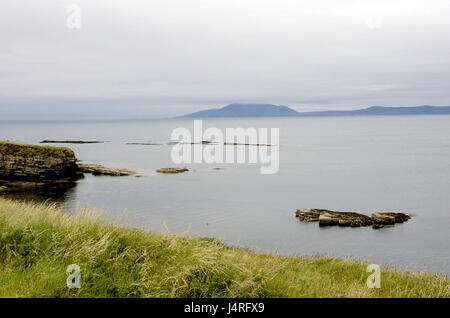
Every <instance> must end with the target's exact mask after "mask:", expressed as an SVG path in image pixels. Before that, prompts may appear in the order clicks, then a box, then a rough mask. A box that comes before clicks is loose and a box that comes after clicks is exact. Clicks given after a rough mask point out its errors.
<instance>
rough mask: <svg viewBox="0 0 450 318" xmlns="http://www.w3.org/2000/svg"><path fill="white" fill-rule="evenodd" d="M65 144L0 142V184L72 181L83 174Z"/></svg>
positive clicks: (8, 185)
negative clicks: (57, 145)
mask: <svg viewBox="0 0 450 318" xmlns="http://www.w3.org/2000/svg"><path fill="white" fill-rule="evenodd" d="M76 161H77V159H76V158H75V154H74V152H73V151H72V150H70V149H69V148H62V147H48V146H35V145H25V144H19V143H13V142H7V141H2V142H0V186H2V187H7V188H23V187H36V186H42V185H48V184H57V183H68V182H73V181H75V180H77V179H79V178H82V177H83V175H82V173H81V172H80V170H79V168H78V166H77V164H76Z"/></svg>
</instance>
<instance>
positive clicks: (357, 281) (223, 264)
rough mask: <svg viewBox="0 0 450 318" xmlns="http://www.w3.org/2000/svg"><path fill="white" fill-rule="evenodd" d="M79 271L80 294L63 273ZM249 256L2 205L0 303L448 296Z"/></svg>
mask: <svg viewBox="0 0 450 318" xmlns="http://www.w3.org/2000/svg"><path fill="white" fill-rule="evenodd" d="M70 264H78V265H79V266H80V268H81V288H80V289H72V290H71V289H68V288H67V287H66V279H67V274H66V269H67V266H68V265H70ZM366 266H367V264H365V263H362V262H358V261H352V260H339V259H334V258H311V259H303V258H298V257H280V256H276V255H267V254H255V253H253V252H251V251H249V250H246V249H241V248H235V247H229V246H226V245H224V244H223V243H221V242H219V241H217V240H214V239H206V238H195V237H194V238H187V237H182V236H176V235H163V234H158V233H153V232H146V231H144V230H139V229H132V228H127V227H125V226H121V225H119V224H118V223H117V222H112V221H108V220H107V219H106V218H105V217H102V216H101V215H98V214H96V213H93V212H92V211H90V210H88V209H85V210H82V211H80V212H79V214H78V215H76V216H70V215H68V214H66V213H64V211H63V210H61V209H60V208H57V207H55V206H54V205H52V204H49V203H26V202H22V201H14V200H9V199H4V198H0V297H449V296H450V284H449V279H448V277H446V276H438V275H432V274H426V273H410V272H397V271H394V270H392V269H385V268H384V269H382V272H381V288H380V289H369V288H367V286H366V280H367V277H368V275H369V274H370V273H367V272H366Z"/></svg>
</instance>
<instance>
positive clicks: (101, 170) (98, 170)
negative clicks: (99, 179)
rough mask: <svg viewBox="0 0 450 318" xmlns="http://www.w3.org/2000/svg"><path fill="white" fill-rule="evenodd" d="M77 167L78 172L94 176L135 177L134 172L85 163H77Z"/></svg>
mask: <svg viewBox="0 0 450 318" xmlns="http://www.w3.org/2000/svg"><path fill="white" fill-rule="evenodd" d="M78 167H79V168H80V171H81V172H83V173H92V174H93V175H94V176H100V175H103V176H114V177H120V176H132V175H135V174H136V172H134V171H131V170H127V169H114V168H106V167H103V166H101V165H97V164H87V163H78Z"/></svg>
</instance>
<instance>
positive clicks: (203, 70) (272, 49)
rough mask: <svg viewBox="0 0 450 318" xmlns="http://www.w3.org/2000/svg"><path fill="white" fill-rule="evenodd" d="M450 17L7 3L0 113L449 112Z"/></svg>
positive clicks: (379, 7) (444, 4) (232, 5)
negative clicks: (73, 22)
mask: <svg viewBox="0 0 450 318" xmlns="http://www.w3.org/2000/svg"><path fill="white" fill-rule="evenodd" d="M73 2H75V3H77V4H79V5H80V7H81V10H82V12H81V14H82V16H81V17H82V20H81V21H82V27H81V29H80V30H69V29H68V28H67V27H66V25H65V20H66V17H67V13H66V7H67V5H69V4H70V3H73ZM449 14H450V4H449V3H448V1H445V0H436V1H425V0H409V1H395V2H393V1H350V0H343V1H339V2H338V1H332V0H322V1H314V2H312V1H297V0H295V1H294V0H284V1H275V0H246V1H238V0H226V1H225V0H215V1H210V0H191V1H183V0H152V1H146V2H143V1H138V0H131V1H110V0H109V1H106V0H97V1H87V0H82V1H81V0H80V1H50V0H40V1H25V0H13V1H12V0H5V1H3V3H2V11H1V17H0V37H1V39H2V45H1V46H0V117H1V118H0V119H2V118H3V119H5V118H25V117H26V118H46V117H48V118H50V117H52V118H53V117H55V118H56V117H58V118H64V117H65V118H73V117H77V118H78V117H80V118H89V117H105V118H106V117H108V118H118V117H124V118H125V117H126V118H130V117H167V116H174V115H179V114H183V113H185V112H191V111H195V110H199V109H203V108H205V107H214V106H221V105H225V104H227V103H231V102H255V103H275V104H284V105H288V106H291V107H293V108H295V109H297V110H314V109H344V108H345V109H351V108H359V107H365V106H370V105H386V106H402V105H404V106H407V105H408V106H410V105H420V104H435V105H449V104H450V100H449V92H450V89H449V86H450V84H449V83H450V81H449V80H450V72H449V71H448V70H449V69H450V55H449V54H448V52H449V51H450V41H448V39H449V38H450V20H448V18H447V17H448V15H449Z"/></svg>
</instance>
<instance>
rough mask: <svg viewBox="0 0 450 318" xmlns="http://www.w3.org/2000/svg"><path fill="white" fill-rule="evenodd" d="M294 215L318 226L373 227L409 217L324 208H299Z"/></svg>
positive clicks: (386, 213)
mask: <svg viewBox="0 0 450 318" xmlns="http://www.w3.org/2000/svg"><path fill="white" fill-rule="evenodd" d="M295 216H296V217H298V218H299V219H300V220H301V221H304V222H318V223H319V226H331V225H339V226H350V227H361V226H372V228H374V229H379V228H383V227H384V226H385V225H391V224H395V223H403V222H406V221H408V220H409V219H410V218H411V217H410V216H409V215H407V214H404V213H393V212H376V213H372V216H371V217H369V216H367V215H364V214H360V213H355V212H338V211H330V210H324V209H299V210H297V212H296V213H295Z"/></svg>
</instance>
